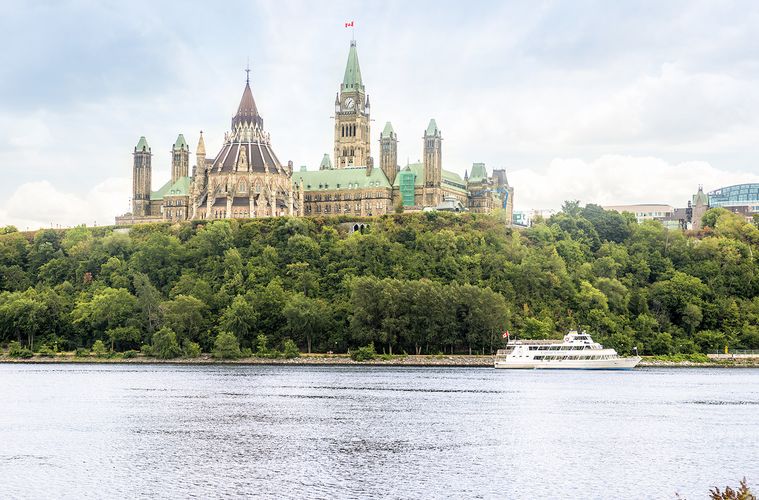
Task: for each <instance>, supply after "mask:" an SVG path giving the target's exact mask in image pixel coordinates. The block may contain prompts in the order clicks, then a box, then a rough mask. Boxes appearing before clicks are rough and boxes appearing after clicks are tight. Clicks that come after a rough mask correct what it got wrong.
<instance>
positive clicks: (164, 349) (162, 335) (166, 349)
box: [151, 327, 182, 359]
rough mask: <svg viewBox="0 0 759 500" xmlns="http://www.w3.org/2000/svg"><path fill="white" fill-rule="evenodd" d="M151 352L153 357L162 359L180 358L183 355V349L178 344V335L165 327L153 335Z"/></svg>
mask: <svg viewBox="0 0 759 500" xmlns="http://www.w3.org/2000/svg"><path fill="white" fill-rule="evenodd" d="M151 351H152V353H153V356H155V357H157V358H161V359H172V358H178V357H179V356H181V355H182V349H181V348H180V347H179V342H177V334H176V333H174V331H173V330H172V329H171V328H168V327H163V328H161V329H160V330H158V331H157V332H155V333H154V334H153V345H152V349H151Z"/></svg>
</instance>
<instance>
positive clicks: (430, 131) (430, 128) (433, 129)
mask: <svg viewBox="0 0 759 500" xmlns="http://www.w3.org/2000/svg"><path fill="white" fill-rule="evenodd" d="M439 133H440V130H439V129H438V128H437V123H435V119H434V118H433V119H431V120H430V124H429V125H427V130H426V131H425V132H424V135H432V136H434V135H438V134H439Z"/></svg>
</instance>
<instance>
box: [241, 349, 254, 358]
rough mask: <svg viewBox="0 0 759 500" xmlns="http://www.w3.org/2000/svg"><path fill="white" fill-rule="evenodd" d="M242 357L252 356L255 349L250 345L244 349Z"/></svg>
mask: <svg viewBox="0 0 759 500" xmlns="http://www.w3.org/2000/svg"><path fill="white" fill-rule="evenodd" d="M242 357H243V358H252V357H253V349H251V348H250V347H246V348H244V349H243V350H242Z"/></svg>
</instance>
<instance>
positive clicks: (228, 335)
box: [211, 332, 242, 359]
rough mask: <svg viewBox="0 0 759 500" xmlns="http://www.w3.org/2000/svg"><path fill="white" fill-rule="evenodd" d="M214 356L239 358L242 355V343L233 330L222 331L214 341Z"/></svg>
mask: <svg viewBox="0 0 759 500" xmlns="http://www.w3.org/2000/svg"><path fill="white" fill-rule="evenodd" d="M211 354H212V355H213V357H214V358H218V359H237V358H239V357H241V356H242V352H240V343H239V342H238V341H237V337H235V334H234V333H232V332H220V333H219V335H217V336H216V340H215V341H214V343H213V351H212V352H211Z"/></svg>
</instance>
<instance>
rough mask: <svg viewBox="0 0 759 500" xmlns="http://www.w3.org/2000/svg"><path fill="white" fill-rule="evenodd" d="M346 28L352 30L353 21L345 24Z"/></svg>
mask: <svg viewBox="0 0 759 500" xmlns="http://www.w3.org/2000/svg"><path fill="white" fill-rule="evenodd" d="M345 27H346V28H352V27H353V21H350V22H348V23H345Z"/></svg>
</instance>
